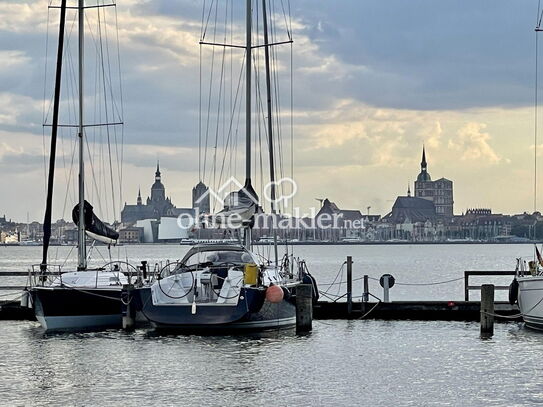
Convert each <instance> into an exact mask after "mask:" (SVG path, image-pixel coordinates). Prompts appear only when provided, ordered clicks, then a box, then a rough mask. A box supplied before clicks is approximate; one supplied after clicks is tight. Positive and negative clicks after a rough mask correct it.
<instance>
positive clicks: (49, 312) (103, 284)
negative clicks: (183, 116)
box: [28, 0, 129, 331]
mask: <svg viewBox="0 0 543 407" xmlns="http://www.w3.org/2000/svg"><path fill="white" fill-rule="evenodd" d="M98 7H101V6H100V5H98ZM59 8H60V24H59V36H58V50H57V60H56V75H55V89H54V101H53V119H52V125H51V129H52V131H51V150H50V157H49V173H48V183H47V201H46V209H45V218H44V226H43V232H44V236H43V253H42V254H43V257H42V261H41V263H40V264H39V266H34V267H33V273H32V277H33V278H32V286H31V287H30V288H29V289H28V294H29V296H30V300H31V301H29V304H31V306H32V307H33V308H34V311H35V315H36V319H37V320H38V321H39V323H40V325H41V326H42V327H43V328H45V329H46V330H48V331H52V330H81V329H84V330H86V329H97V328H105V327H120V326H121V324H122V302H121V292H122V287H123V284H127V283H128V279H129V278H128V277H127V276H126V275H125V273H124V272H123V270H121V267H119V263H115V262H112V263H111V267H102V268H98V269H91V268H89V267H88V265H87V248H86V237H87V235H88V236H90V237H92V238H94V239H97V240H100V241H102V242H105V243H107V244H113V243H115V242H116V240H117V238H118V236H119V234H118V233H117V232H116V231H115V230H113V229H111V228H110V227H108V226H107V225H106V224H104V223H103V222H102V221H101V220H100V219H99V218H98V217H97V216H96V215H95V214H94V211H93V206H92V205H91V204H90V203H89V202H88V201H86V200H85V166H84V165H85V163H84V147H85V142H86V141H85V124H84V118H83V112H84V106H83V102H84V94H83V67H84V62H83V53H84V52H83V51H84V22H85V14H84V12H85V8H86V7H85V1H84V0H78V6H77V12H78V25H79V39H78V51H79V52H78V54H79V55H78V56H79V58H78V60H79V63H78V67H79V69H78V81H79V84H78V85H79V95H78V96H79V98H78V110H79V112H78V113H79V123H78V125H77V137H78V147H79V148H78V151H79V181H78V189H79V193H78V198H79V201H78V204H77V205H76V206H75V207H74V209H73V211H72V218H73V220H74V223H75V224H76V225H77V227H78V265H77V270H71V271H64V270H63V269H62V268H61V267H60V266H54V265H51V264H49V263H48V249H49V242H50V239H51V217H52V206H53V204H52V202H53V185H54V180H55V159H56V148H57V137H58V129H59V107H60V103H61V80H62V63H63V55H64V31H65V24H66V9H67V8H68V7H67V5H66V0H62V1H61V5H60V7H59ZM70 8H72V7H70Z"/></svg>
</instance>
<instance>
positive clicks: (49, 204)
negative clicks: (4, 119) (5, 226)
mask: <svg viewBox="0 0 543 407" xmlns="http://www.w3.org/2000/svg"><path fill="white" fill-rule="evenodd" d="M65 24H66V0H62V2H61V6H60V25H59V29H58V51H57V68H56V75H55V97H54V101H53V123H52V125H53V126H52V130H51V151H50V153H49V154H50V155H49V177H48V180H47V200H46V204H45V216H44V220H43V257H42V262H41V265H40V269H41V271H46V269H47V250H48V249H49V241H50V239H51V216H52V211H53V185H54V184H53V181H54V179H55V158H56V151H57V134H58V111H59V106H60V88H61V86H60V85H61V82H62V55H63V53H64V26H65Z"/></svg>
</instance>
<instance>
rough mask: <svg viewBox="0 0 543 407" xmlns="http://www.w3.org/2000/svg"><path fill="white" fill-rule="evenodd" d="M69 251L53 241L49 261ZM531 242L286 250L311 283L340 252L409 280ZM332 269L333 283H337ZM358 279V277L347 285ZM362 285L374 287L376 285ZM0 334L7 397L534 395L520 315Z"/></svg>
mask: <svg viewBox="0 0 543 407" xmlns="http://www.w3.org/2000/svg"><path fill="white" fill-rule="evenodd" d="M69 250H70V248H66V247H60V248H59V259H61V258H62V255H66V254H68V252H69ZM100 250H101V251H102V254H101V255H102V256H103V257H104V259H101V258H100V260H98V259H96V257H95V260H96V262H97V263H100V261H102V263H103V262H104V260H105V259H107V258H108V255H107V251H105V249H104V248H100ZM115 250H116V251H117V250H118V252H116V253H115V257H121V258H125V259H126V258H128V259H129V261H137V260H140V259H146V260H149V261H150V262H151V263H153V262H156V261H160V260H162V261H164V259H170V260H175V259H177V258H180V257H181V256H182V254H183V253H184V251H186V250H187V248H186V247H181V246H123V247H120V248H118V249H115ZM260 250H261V251H265V250H268V248H266V247H262V248H260ZM532 250H533V246H530V245H421V246H406V245H387V246H297V247H295V251H296V254H297V255H299V256H301V257H305V258H306V260H307V262H308V265H309V268H310V270H311V272H313V274H314V275H315V276H316V277H317V279H318V281H319V282H321V285H322V287H321V289H323V290H326V287H325V286H324V283H327V282H332V281H334V279H335V278H336V276H338V270H340V266H341V263H342V262H343V261H344V260H345V257H346V256H347V255H351V256H353V260H354V262H355V266H354V272H353V274H354V277H355V278H358V277H361V276H362V275H363V274H368V275H370V276H372V277H374V278H378V277H379V276H380V275H381V274H383V273H390V274H393V275H394V276H395V278H396V281H397V282H398V283H406V284H407V283H409V284H419V283H435V282H442V281H445V280H451V279H454V278H456V277H462V276H463V271H464V270H512V269H514V266H515V258H517V257H520V256H524V257H527V258H529V257H530V256H531V255H532ZM52 252H53V254H55V249H53V250H52ZM121 254H122V255H121ZM39 255H40V248H39V247H0V271H6V270H11V271H21V270H25V269H26V268H27V267H28V265H29V264H32V263H36V262H37V260H38V259H39V258H40V256H39ZM112 255H113V254H112ZM98 257H100V256H98ZM59 261H60V260H59ZM62 261H63V259H62ZM341 274H342V273H340V276H339V277H338V279H336V282H338V281H340V279H341V278H343V280H344V276H343V277H341ZM3 280H6V278H5V277H4V278H3ZM508 280H510V278H508ZM475 281H476V280H475ZM492 282H495V283H497V282H496V280H493V281H492ZM498 282H499V280H498ZM4 284H5V283H3V285H4ZM361 284H362V283H361V281H359V280H358V281H356V282H355V287H358V286H361ZM500 284H501V283H500ZM342 286H343V285H340V284H336V285H334V286H333V287H332V288H331V289H330V290H329V293H332V294H335V293H336V292H338V293H339V292H341V288H340V289H339V290H340V291H338V287H342ZM358 289H359V291H360V287H358ZM370 290H371V291H372V293H375V295H380V290H381V289H380V287H379V286H378V283H377V282H376V281H374V280H371V283H370ZM500 295H502V296H503V298H505V294H504V293H498V297H499V296H500ZM355 296H356V293H355ZM462 298H463V281H460V280H459V281H454V282H451V283H446V284H434V285H396V286H395V287H394V288H393V289H392V290H391V299H392V300H395V299H398V300H400V299H413V300H416V299H418V300H422V299H438V300H461V299H462ZM0 338H1V345H2V356H1V357H0V392H1V393H0V394H1V396H0V398H1V400H2V405H10V406H11V405H58V404H65V405H112V404H117V403H118V404H122V405H127V406H129V405H149V404H154V405H187V406H188V405H205V406H207V405H209V406H219V405H241V406H245V405H247V406H249V405H250V406H261V405H262V406H264V405H266V406H284V405H294V406H298V405H300V406H302V405H366V404H367V405H371V406H410V405H413V406H458V405H463V406H524V405H537V404H540V403H543V386H542V381H543V379H541V371H542V368H541V366H542V364H541V362H542V359H543V358H542V356H541V355H542V354H543V334H539V333H537V332H533V331H530V330H528V329H525V328H524V327H523V325H522V324H521V323H499V324H497V325H496V326H495V335H494V337H493V338H492V339H490V340H482V339H480V338H479V325H478V324H477V323H465V322H444V321H431V322H428V321H376V320H353V321H346V320H326V321H314V330H313V332H312V333H310V334H309V335H304V336H297V335H295V334H294V333H293V332H291V331H273V332H267V333H264V334H252V335H239V336H226V337H215V336H186V335H164V336H161V335H158V334H156V333H154V332H153V331H151V330H146V329H138V330H136V331H135V332H131V333H125V332H122V331H120V330H109V331H105V332H96V333H64V334H45V333H44V332H43V331H42V330H41V329H40V327H39V325H38V324H37V323H35V322H28V321H1V322H0Z"/></svg>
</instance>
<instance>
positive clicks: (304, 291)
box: [296, 284, 313, 333]
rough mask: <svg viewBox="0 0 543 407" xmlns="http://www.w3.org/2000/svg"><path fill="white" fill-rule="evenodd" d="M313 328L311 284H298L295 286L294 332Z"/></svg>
mask: <svg viewBox="0 0 543 407" xmlns="http://www.w3.org/2000/svg"><path fill="white" fill-rule="evenodd" d="M312 329H313V286H312V285H311V284H300V285H299V286H298V287H296V332H297V333H302V332H309V331H311V330H312Z"/></svg>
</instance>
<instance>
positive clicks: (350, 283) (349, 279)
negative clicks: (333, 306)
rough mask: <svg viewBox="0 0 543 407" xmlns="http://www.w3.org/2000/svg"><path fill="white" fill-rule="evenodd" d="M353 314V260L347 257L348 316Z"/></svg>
mask: <svg viewBox="0 0 543 407" xmlns="http://www.w3.org/2000/svg"><path fill="white" fill-rule="evenodd" d="M352 313H353V258H352V256H347V314H348V315H351V314H352Z"/></svg>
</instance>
